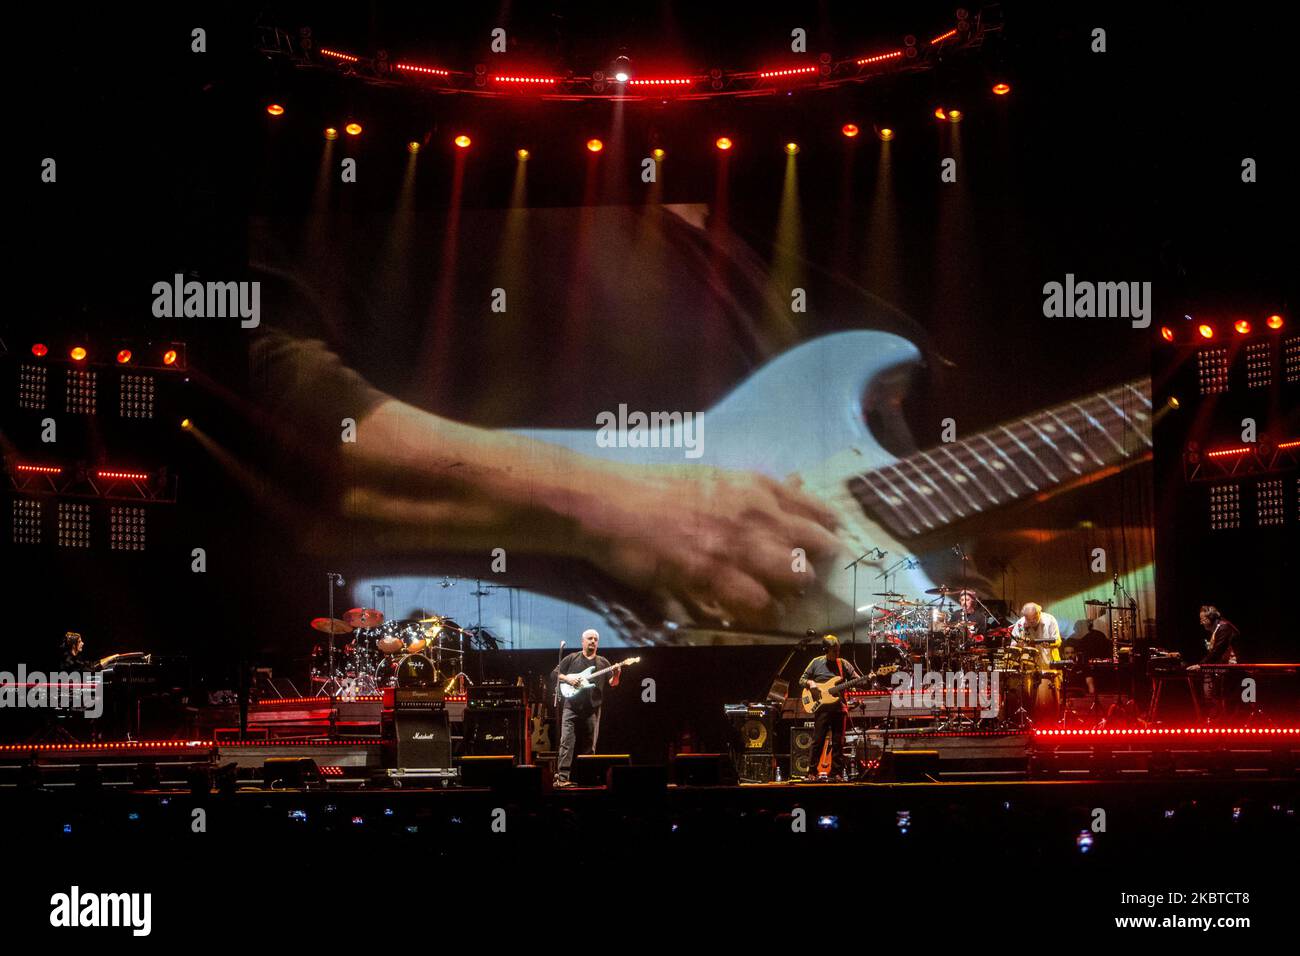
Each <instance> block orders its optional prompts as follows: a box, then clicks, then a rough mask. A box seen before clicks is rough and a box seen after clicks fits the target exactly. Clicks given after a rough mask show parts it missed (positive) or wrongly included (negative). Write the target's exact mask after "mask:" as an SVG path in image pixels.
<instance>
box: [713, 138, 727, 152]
mask: <svg viewBox="0 0 1300 956" xmlns="http://www.w3.org/2000/svg"><path fill="white" fill-rule="evenodd" d="M713 145H714V146H716V147H718V149H721V150H723V151H726V150H728V149H731V140H730V139H728V138H727V137H725V136H719V137H718V138H717V140H716V141H715V142H714V144H713Z"/></svg>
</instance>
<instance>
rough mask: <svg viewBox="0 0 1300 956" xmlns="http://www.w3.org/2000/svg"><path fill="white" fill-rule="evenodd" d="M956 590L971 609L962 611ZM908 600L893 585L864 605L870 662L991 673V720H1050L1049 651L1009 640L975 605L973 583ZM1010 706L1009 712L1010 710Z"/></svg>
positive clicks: (1055, 696) (1053, 676) (1055, 699)
mask: <svg viewBox="0 0 1300 956" xmlns="http://www.w3.org/2000/svg"><path fill="white" fill-rule="evenodd" d="M963 593H966V594H969V595H971V597H973V598H974V599H975V600H974V604H975V606H974V608H973V609H967V610H963V608H962V606H961V603H960V600H961V596H962V594H963ZM925 595H926V596H925V597H921V598H915V599H913V598H909V597H907V596H906V595H903V594H900V593H898V592H897V591H883V592H876V593H875V595H874V597H875V598H876V599H877V600H878V601H879V603H877V604H874V605H872V606H871V617H870V635H871V644H872V645H873V650H874V655H875V661H874V666H880V665H881V664H882V663H883V664H886V665H888V664H895V665H897V666H898V667H899V668H900V669H901V670H904V671H905V672H906V671H910V670H911V669H912V667H913V666H914V665H916V664H921V665H922V666H923V668H924V669H925V670H926V671H927V672H935V671H939V672H962V673H968V672H977V673H979V672H986V673H989V674H990V675H993V674H996V675H997V685H996V686H997V687H998V688H999V696H1000V698H1001V700H1000V712H999V717H998V721H999V722H1002V721H1007V720H1010V721H1019V722H1021V723H1023V722H1024V719H1025V718H1027V717H1028V716H1029V714H1030V713H1032V714H1033V716H1034V717H1035V718H1036V719H1040V720H1041V719H1049V720H1052V719H1055V717H1056V714H1057V713H1058V712H1059V704H1060V696H1061V681H1062V671H1061V668H1060V663H1059V662H1054V661H1052V659H1051V658H1052V655H1051V650H1050V648H1048V647H1045V646H1041V645H1027V644H1022V643H1019V642H1016V641H1015V640H1014V639H1013V638H1012V634H1011V627H1010V626H1009V625H1007V624H1005V623H1003V622H1001V621H999V620H998V619H997V618H996V617H995V616H994V615H993V614H991V613H990V612H989V611H988V609H987V608H986V607H984V605H983V604H982V603H981V598H982V597H983V596H984V595H983V593H982V591H981V590H980V588H979V586H978V585H977V584H976V583H974V582H969V583H965V582H961V581H959V582H958V583H956V584H941V585H939V586H938V587H934V588H930V589H929V590H927V591H926V592H925ZM1012 710H1014V713H1012V712H1011V711H1012Z"/></svg>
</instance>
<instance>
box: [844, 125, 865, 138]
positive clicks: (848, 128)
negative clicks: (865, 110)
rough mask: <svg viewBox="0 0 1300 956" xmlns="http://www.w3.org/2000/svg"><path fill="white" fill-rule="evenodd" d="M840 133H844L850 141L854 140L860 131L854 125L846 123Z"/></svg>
mask: <svg viewBox="0 0 1300 956" xmlns="http://www.w3.org/2000/svg"><path fill="white" fill-rule="evenodd" d="M840 132H841V133H843V134H844V135H845V136H847V137H848V138H849V139H852V138H853V137H855V136H857V135H858V133H859V132H860V130H859V129H858V127H857V126H856V125H855V124H853V123H845V124H844V125H843V126H842V127H840Z"/></svg>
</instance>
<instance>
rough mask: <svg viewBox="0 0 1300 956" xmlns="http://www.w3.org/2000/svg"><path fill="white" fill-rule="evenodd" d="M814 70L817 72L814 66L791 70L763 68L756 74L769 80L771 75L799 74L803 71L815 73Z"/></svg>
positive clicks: (803, 72)
mask: <svg viewBox="0 0 1300 956" xmlns="http://www.w3.org/2000/svg"><path fill="white" fill-rule="evenodd" d="M816 72H817V67H815V66H801V67H797V68H795V69H791V70H765V71H764V72H762V73H760V74H758V76H759V79H763V80H770V79H772V78H773V77H778V76H799V75H801V74H805V73H816Z"/></svg>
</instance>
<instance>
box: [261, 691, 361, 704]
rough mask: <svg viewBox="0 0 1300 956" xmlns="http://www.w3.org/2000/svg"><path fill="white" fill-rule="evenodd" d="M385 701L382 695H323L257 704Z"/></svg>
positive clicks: (279, 698)
mask: <svg viewBox="0 0 1300 956" xmlns="http://www.w3.org/2000/svg"><path fill="white" fill-rule="evenodd" d="M383 699H384V698H383V696H382V695H380V694H364V695H361V696H358V697H348V698H346V699H345V698H335V699H331V698H329V697H325V696H323V695H322V696H320V697H277V698H276V699H275V700H259V701H258V702H257V706H258V707H271V706H276V705H280V704H332V703H336V702H337V701H339V700H343V701H344V702H345V703H349V704H351V703H364V702H367V701H377V700H383Z"/></svg>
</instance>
